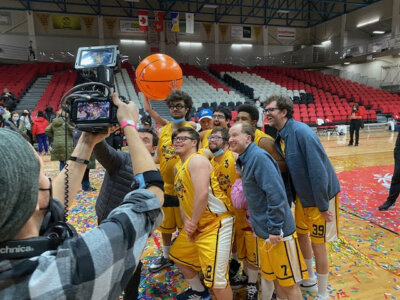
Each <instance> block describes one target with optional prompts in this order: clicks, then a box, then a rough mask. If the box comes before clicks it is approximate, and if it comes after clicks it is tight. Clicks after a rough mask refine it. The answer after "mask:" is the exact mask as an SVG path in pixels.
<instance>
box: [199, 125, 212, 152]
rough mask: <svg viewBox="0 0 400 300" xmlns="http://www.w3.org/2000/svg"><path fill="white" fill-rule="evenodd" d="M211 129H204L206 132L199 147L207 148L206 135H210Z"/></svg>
mask: <svg viewBox="0 0 400 300" xmlns="http://www.w3.org/2000/svg"><path fill="white" fill-rule="evenodd" d="M211 131H212V129H209V130H207V131H206V134H205V135H204V137H203V139H202V140H201V148H207V149H208V137H209V136H210V135H211Z"/></svg>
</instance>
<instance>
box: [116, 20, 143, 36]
mask: <svg viewBox="0 0 400 300" xmlns="http://www.w3.org/2000/svg"><path fill="white" fill-rule="evenodd" d="M119 30H120V31H121V32H127V33H128V32H140V31H141V30H140V29H139V24H138V23H137V22H135V21H125V20H120V21H119Z"/></svg>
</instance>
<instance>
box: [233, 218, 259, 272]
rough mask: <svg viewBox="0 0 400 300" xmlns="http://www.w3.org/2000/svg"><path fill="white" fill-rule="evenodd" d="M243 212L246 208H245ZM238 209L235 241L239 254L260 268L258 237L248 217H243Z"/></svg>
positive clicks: (239, 256)
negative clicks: (247, 219)
mask: <svg viewBox="0 0 400 300" xmlns="http://www.w3.org/2000/svg"><path fill="white" fill-rule="evenodd" d="M243 213H245V212H244V210H243ZM239 214H240V213H239V212H238V210H237V211H236V212H235V216H236V218H235V243H236V250H237V255H238V258H239V259H240V260H243V261H244V260H246V261H247V262H248V263H249V264H251V265H252V266H254V267H256V268H258V267H259V261H258V242H257V237H256V236H254V234H253V232H252V230H251V228H250V226H249V224H248V223H247V221H246V217H245V216H244V222H243V218H242V216H241V215H239Z"/></svg>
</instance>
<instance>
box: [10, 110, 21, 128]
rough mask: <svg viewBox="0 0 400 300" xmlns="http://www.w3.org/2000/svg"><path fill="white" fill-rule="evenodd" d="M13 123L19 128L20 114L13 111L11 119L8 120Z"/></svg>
mask: <svg viewBox="0 0 400 300" xmlns="http://www.w3.org/2000/svg"><path fill="white" fill-rule="evenodd" d="M8 121H10V122H11V123H13V124H14V125H15V127H17V128H19V113H17V112H16V111H13V112H12V113H11V117H10V118H9V119H8Z"/></svg>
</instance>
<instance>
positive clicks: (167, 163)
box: [158, 122, 191, 196]
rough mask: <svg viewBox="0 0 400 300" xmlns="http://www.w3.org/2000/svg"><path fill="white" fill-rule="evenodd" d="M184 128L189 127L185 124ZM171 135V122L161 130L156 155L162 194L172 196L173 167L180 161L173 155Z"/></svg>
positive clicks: (173, 191)
mask: <svg viewBox="0 0 400 300" xmlns="http://www.w3.org/2000/svg"><path fill="white" fill-rule="evenodd" d="M185 127H191V126H190V124H189V123H187V122H186V123H185ZM172 133H173V130H172V122H171V123H169V124H167V125H165V126H164V127H163V128H162V129H161V132H160V135H159V141H158V155H159V158H160V172H161V176H162V178H163V180H164V193H165V194H167V195H172V196H174V195H175V188H174V167H175V164H176V162H177V161H180V159H179V156H178V155H177V154H176V153H175V147H174V145H173V144H172V140H171V137H172Z"/></svg>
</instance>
